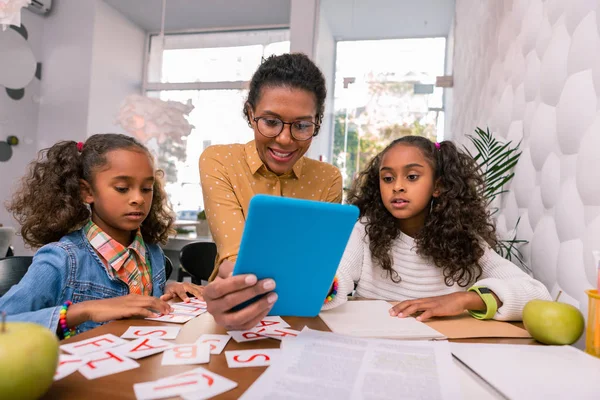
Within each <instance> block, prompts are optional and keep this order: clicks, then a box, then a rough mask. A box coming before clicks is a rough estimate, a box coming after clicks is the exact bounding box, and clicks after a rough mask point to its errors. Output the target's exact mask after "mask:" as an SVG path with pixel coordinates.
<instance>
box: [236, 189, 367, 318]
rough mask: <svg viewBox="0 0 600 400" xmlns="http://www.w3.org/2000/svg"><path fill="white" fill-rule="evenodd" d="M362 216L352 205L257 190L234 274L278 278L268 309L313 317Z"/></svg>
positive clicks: (287, 314)
mask: <svg viewBox="0 0 600 400" xmlns="http://www.w3.org/2000/svg"><path fill="white" fill-rule="evenodd" d="M357 219H358V208H357V207H355V206H351V205H341V204H333V203H324V202H319V201H310V200H300V199H291V198H286V197H277V196H267V195H256V196H254V197H253V198H252V200H250V207H249V210H248V217H247V218H246V224H245V226H244V233H243V234H242V242H241V244H240V251H239V254H238V257H237V261H236V262H235V267H234V270H233V275H241V274H255V275H256V276H257V277H258V279H265V278H272V279H274V280H275V283H276V288H275V292H276V293H277V295H278V299H277V302H275V304H274V305H273V308H272V309H271V311H270V312H269V315H281V316H295V317H314V316H316V315H317V314H318V313H319V312H320V311H321V306H322V305H323V302H324V301H325V297H326V296H327V294H328V293H329V289H330V288H331V284H332V283H333V278H334V277H335V272H336V270H337V267H338V265H339V263H340V260H341V259H342V255H343V254H344V249H345V248H346V243H347V242H348V239H349V237H350V233H351V232H352V228H353V227H354V224H355V223H356V221H357ZM344 294H345V293H344Z"/></svg>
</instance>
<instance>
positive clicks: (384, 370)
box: [241, 328, 462, 400]
mask: <svg viewBox="0 0 600 400" xmlns="http://www.w3.org/2000/svg"><path fill="white" fill-rule="evenodd" d="M461 397H462V396H461V391H460V387H459V380H458V377H457V375H456V368H455V366H454V365H453V363H452V357H451V354H450V348H449V344H448V342H445V341H442V342H432V341H428V342H398V341H391V340H380V339H360V338H353V337H348V336H342V335H336V334H334V333H328V332H319V331H312V330H309V329H307V328H305V329H304V330H303V331H302V332H301V333H300V334H299V335H298V336H297V337H295V338H290V339H284V340H283V342H282V346H281V353H280V354H279V358H278V359H277V360H276V361H275V362H274V363H273V364H272V365H271V367H270V368H269V369H268V370H267V371H266V372H265V373H263V374H262V375H261V377H260V378H259V379H258V380H257V381H256V382H255V383H254V384H253V385H252V386H251V387H250V388H249V389H248V390H247V391H246V393H244V395H243V396H242V397H241V399H253V400H254V399H279V398H294V399H296V398H297V399H309V400H310V399H315V400H317V399H319V400H320V399H324V398H325V399H327V398H329V399H402V398H407V399H408V398H411V399H431V400H450V399H452V400H454V399H460V398H461Z"/></svg>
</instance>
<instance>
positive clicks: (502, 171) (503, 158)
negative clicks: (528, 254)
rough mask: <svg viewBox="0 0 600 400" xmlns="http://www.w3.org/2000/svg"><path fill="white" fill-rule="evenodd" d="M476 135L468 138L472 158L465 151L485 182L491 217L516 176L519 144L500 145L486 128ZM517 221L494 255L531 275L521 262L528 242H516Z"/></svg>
mask: <svg viewBox="0 0 600 400" xmlns="http://www.w3.org/2000/svg"><path fill="white" fill-rule="evenodd" d="M475 134H476V135H467V137H468V138H469V140H470V141H471V143H472V144H473V146H474V147H475V148H476V149H477V152H476V153H475V154H473V153H471V152H470V151H469V149H468V148H466V147H465V150H466V151H467V152H468V153H469V154H470V155H471V156H472V157H473V158H474V159H475V161H476V162H477V163H478V164H479V166H480V167H481V172H482V175H483V179H484V185H483V187H481V188H480V189H481V191H482V192H483V196H484V197H485V199H486V200H487V204H488V207H489V209H490V213H491V215H492V216H494V215H495V214H496V213H498V211H499V208H498V207H497V206H496V203H497V199H498V198H499V196H500V195H502V194H503V193H506V192H508V190H506V189H505V187H506V185H507V184H508V183H509V182H510V181H511V180H512V178H513V177H514V176H515V173H514V172H513V168H514V167H515V165H517V163H518V162H519V157H521V151H520V150H519V147H520V145H521V142H519V143H517V144H516V145H513V144H512V142H510V141H509V142H500V141H499V140H498V139H496V138H495V137H494V136H493V135H492V134H491V133H490V130H489V128H487V129H486V130H485V131H484V130H483V129H481V128H476V129H475ZM520 220H521V219H520V218H519V219H518V220H517V223H516V224H515V227H514V228H513V229H512V230H511V231H510V232H511V233H510V235H511V237H508V238H506V237H505V238H499V240H498V245H497V246H496V249H495V250H496V252H497V253H498V254H500V255H501V256H502V257H504V258H506V259H508V260H509V261H516V263H517V265H519V266H520V267H521V269H523V270H524V271H525V272H530V269H529V267H528V266H527V265H526V264H525V261H524V260H523V254H522V253H521V251H520V250H519V248H520V247H521V246H523V245H525V244H527V243H529V242H528V241H527V240H523V239H517V233H516V232H517V227H518V226H519V222H520Z"/></svg>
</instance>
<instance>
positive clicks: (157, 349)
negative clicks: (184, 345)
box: [113, 337, 174, 360]
mask: <svg viewBox="0 0 600 400" xmlns="http://www.w3.org/2000/svg"><path fill="white" fill-rule="evenodd" d="M173 346H174V345H173V343H170V342H167V341H164V340H161V339H157V338H154V337H146V338H139V339H136V340H133V341H131V342H129V343H126V344H124V345H121V346H119V347H115V348H114V349H113V351H114V352H115V353H119V354H122V355H124V356H125V357H129V358H133V359H135V360H138V359H140V358H144V357H148V356H151V355H154V354H158V353H162V352H163V351H165V350H168V349H170V348H172V347H173Z"/></svg>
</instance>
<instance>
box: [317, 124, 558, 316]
mask: <svg viewBox="0 0 600 400" xmlns="http://www.w3.org/2000/svg"><path fill="white" fill-rule="evenodd" d="M482 184H483V181H482V177H481V175H480V169H479V167H478V165H477V164H476V162H475V161H474V160H473V158H472V157H470V156H469V155H467V154H465V153H463V152H462V151H460V150H458V149H457V148H456V146H455V145H454V144H453V143H452V142H449V141H444V142H441V143H437V142H436V143H433V142H431V141H430V140H428V139H426V138H423V137H419V136H406V137H403V138H400V139H397V140H395V141H393V142H392V143H391V144H390V145H389V146H388V147H387V148H386V149H384V150H383V151H382V152H381V153H380V154H379V155H378V156H376V157H375V158H374V159H373V160H372V161H371V162H370V163H369V165H368V166H367V168H366V169H365V170H364V171H363V172H361V174H360V176H359V178H358V180H357V181H356V183H355V185H354V187H353V190H352V192H351V193H350V196H349V200H350V203H352V204H354V205H356V206H358V207H359V209H360V215H361V218H360V220H359V221H358V222H357V223H356V225H355V227H354V230H353V232H352V235H351V236H350V239H349V241H348V244H347V246H346V250H345V252H344V256H343V257H342V261H341V263H340V266H339V267H338V271H337V274H336V279H335V282H334V285H333V289H332V292H331V293H330V295H329V296H328V298H327V300H326V302H325V305H324V306H323V309H325V310H327V309H330V308H334V307H336V306H339V305H341V304H343V303H345V302H346V300H347V299H346V296H344V295H345V294H346V293H350V292H351V291H352V289H353V288H354V285H355V284H356V296H358V297H364V298H370V299H382V300H390V301H400V303H399V304H398V305H396V306H394V307H392V308H391V309H390V315H392V316H398V317H405V316H410V315H412V314H415V313H420V315H419V316H418V317H417V319H418V320H421V321H422V320H426V319H428V318H430V317H434V316H436V317H438V316H451V315H458V314H461V313H463V312H464V311H465V310H468V311H469V312H470V313H471V314H472V315H473V316H474V317H476V318H480V319H491V318H493V319H497V320H505V321H506V320H510V321H514V320H521V319H522V311H523V307H524V306H525V304H526V303H527V302H528V301H529V300H532V299H544V300H549V299H550V294H549V293H548V290H547V289H546V287H545V286H544V285H543V284H542V283H541V282H539V281H537V280H535V279H533V278H531V277H530V276H529V275H527V274H525V273H524V272H523V271H521V270H520V269H519V268H518V267H517V266H516V265H514V264H512V263H511V262H510V261H508V260H506V259H504V258H502V257H501V256H499V255H498V254H497V253H495V252H494V250H493V247H494V246H495V244H496V240H497V239H496V234H495V228H494V225H493V224H492V222H491V221H490V215H489V212H488V211H487V207H486V201H485V199H484V198H483V196H482V193H481V190H480V188H481V187H482V186H483V185H482ZM336 293H339V294H340V295H336Z"/></svg>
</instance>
